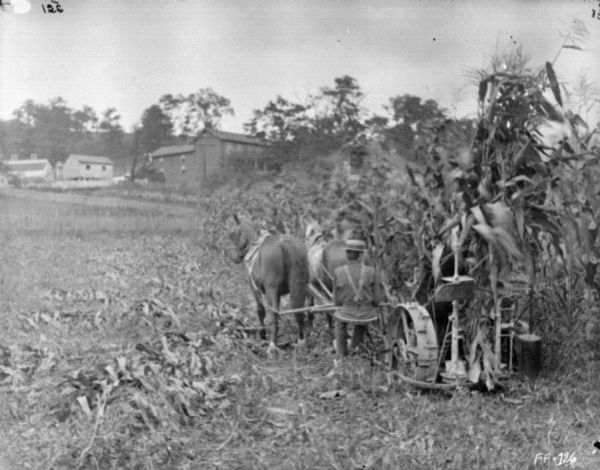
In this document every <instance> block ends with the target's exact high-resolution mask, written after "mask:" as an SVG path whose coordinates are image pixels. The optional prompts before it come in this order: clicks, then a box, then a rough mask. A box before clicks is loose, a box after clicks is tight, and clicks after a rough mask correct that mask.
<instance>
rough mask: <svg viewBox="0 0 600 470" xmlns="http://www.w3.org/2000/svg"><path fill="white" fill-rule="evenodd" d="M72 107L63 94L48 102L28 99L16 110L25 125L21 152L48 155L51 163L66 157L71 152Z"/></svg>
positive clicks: (15, 113) (16, 114)
mask: <svg viewBox="0 0 600 470" xmlns="http://www.w3.org/2000/svg"><path fill="white" fill-rule="evenodd" d="M71 112H72V111H71V109H70V108H69V107H68V106H67V104H66V101H65V100H64V99H62V98H60V97H57V98H54V99H52V100H50V103H49V104H48V105H43V104H37V103H34V102H33V101H32V100H27V101H25V103H24V104H23V105H22V106H21V107H20V108H18V109H17V110H16V111H15V112H14V113H13V114H14V115H15V116H16V117H17V119H18V120H19V121H20V122H21V123H22V124H23V125H24V126H25V132H24V135H23V140H22V141H21V144H20V146H19V147H20V148H19V153H20V155H21V156H22V157H28V156H29V155H30V154H31V153H35V154H37V155H39V156H42V155H43V156H44V157H45V158H48V160H50V162H51V163H52V164H54V163H56V162H57V161H59V160H64V159H65V158H66V157H67V155H68V154H69V150H70V144H71V129H72V128H73V119H72V116H71Z"/></svg>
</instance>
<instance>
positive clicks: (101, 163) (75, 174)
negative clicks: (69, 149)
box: [62, 154, 114, 180]
mask: <svg viewBox="0 0 600 470" xmlns="http://www.w3.org/2000/svg"><path fill="white" fill-rule="evenodd" d="M113 168H114V163H113V161H112V160H111V159H110V158H108V157H97V156H92V155H75V154H71V155H69V158H67V159H66V160H65V163H64V164H63V166H62V177H63V178H64V179H66V180H78V179H94V180H111V179H112V177H113Z"/></svg>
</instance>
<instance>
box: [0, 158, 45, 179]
mask: <svg viewBox="0 0 600 470" xmlns="http://www.w3.org/2000/svg"><path fill="white" fill-rule="evenodd" d="M4 165H5V167H6V168H7V170H8V171H7V173H8V175H9V176H16V177H18V178H19V179H21V180H29V181H53V180H54V170H53V169H52V165H51V164H50V162H49V161H48V160H46V159H40V160H8V161H5V162H4Z"/></svg>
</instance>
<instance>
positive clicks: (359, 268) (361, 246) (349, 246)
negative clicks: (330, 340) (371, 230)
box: [333, 240, 381, 356]
mask: <svg viewBox="0 0 600 470" xmlns="http://www.w3.org/2000/svg"><path fill="white" fill-rule="evenodd" d="M365 251H366V243H365V242H364V241H363V240H347V241H346V258H347V259H348V264H346V265H344V266H340V267H339V268H337V269H336V270H335V272H334V276H333V277H334V281H335V282H334V286H333V301H334V303H335V305H339V306H340V307H341V308H340V309H338V310H337V311H336V312H335V314H334V316H335V319H336V330H335V342H336V351H337V353H338V355H340V356H346V355H347V354H348V346H347V331H346V324H347V323H349V324H353V325H354V332H353V334H352V342H351V348H355V347H356V346H358V344H360V342H361V341H362V339H363V337H364V335H365V332H366V331H367V324H368V323H370V322H372V321H375V320H377V318H378V317H379V308H378V307H379V303H380V302H381V286H380V283H379V280H378V277H377V275H376V273H375V270H374V269H373V268H372V267H370V266H367V265H365V263H364V260H363V255H364V252H365Z"/></svg>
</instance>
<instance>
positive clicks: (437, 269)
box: [431, 243, 444, 281]
mask: <svg viewBox="0 0 600 470" xmlns="http://www.w3.org/2000/svg"><path fill="white" fill-rule="evenodd" d="M443 253H444V245H443V244H442V243H438V244H437V245H436V246H435V248H434V249H433V252H432V254H431V255H432V256H431V270H432V273H433V278H434V279H435V280H436V281H437V280H438V279H439V278H440V276H441V275H442V268H441V265H440V261H441V259H442V254H443Z"/></svg>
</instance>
